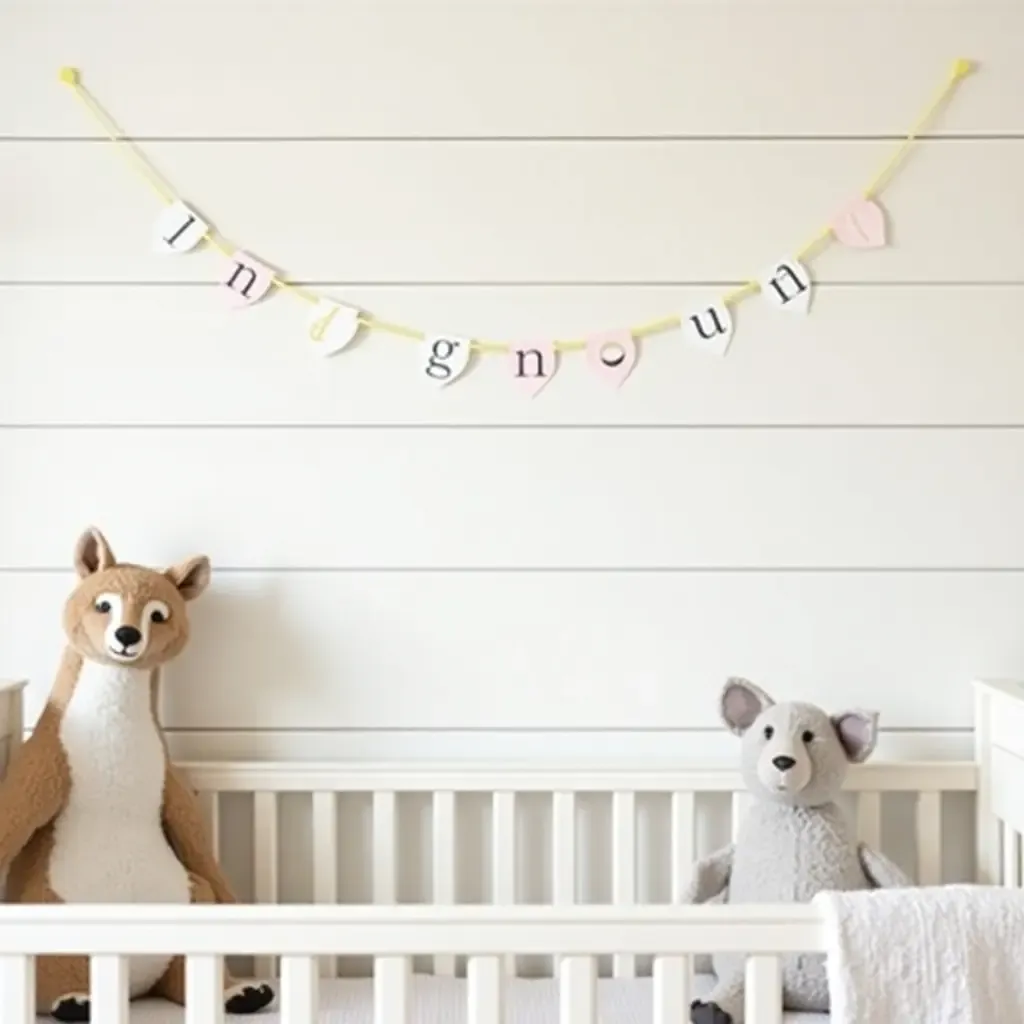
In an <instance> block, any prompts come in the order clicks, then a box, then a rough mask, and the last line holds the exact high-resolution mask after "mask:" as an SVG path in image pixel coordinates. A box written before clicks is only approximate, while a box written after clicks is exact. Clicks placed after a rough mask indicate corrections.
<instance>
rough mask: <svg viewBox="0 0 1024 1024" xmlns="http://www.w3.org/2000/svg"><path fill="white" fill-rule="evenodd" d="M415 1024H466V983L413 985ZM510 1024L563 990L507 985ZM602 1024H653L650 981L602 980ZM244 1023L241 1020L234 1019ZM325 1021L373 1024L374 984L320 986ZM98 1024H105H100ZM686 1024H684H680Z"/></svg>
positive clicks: (150, 1013)
mask: <svg viewBox="0 0 1024 1024" xmlns="http://www.w3.org/2000/svg"><path fill="white" fill-rule="evenodd" d="M713 981H714V979H713V978H712V977H710V976H706V975H700V976H698V977H697V979H696V995H698V996H699V995H702V994H703V993H705V992H707V991H708V990H709V989H710V987H711V985H712V983H713ZM411 996H412V998H411V1000H410V1002H411V1008H412V1010H411V1017H412V1024H465V1022H466V1016H467V1014H466V982H465V979H462V978H450V977H433V976H432V975H426V974H416V975H414V976H413V979H412V985H411ZM505 1000H506V1002H505V1020H506V1021H507V1022H508V1024H558V988H557V982H556V981H554V980H553V979H551V978H536V979H534V978H514V979H511V978H510V979H508V980H507V981H506V985H505ZM276 1005H277V1004H276V1003H275V1004H272V1005H271V1007H270V1009H269V1010H268V1011H267V1012H264V1013H261V1014H257V1015H256V1016H255V1017H252V1018H249V1019H250V1020H252V1021H253V1024H278V1022H279V1021H280V1016H279V1014H278V1013H277V1012H276ZM598 1011H599V1013H600V1017H601V1024H651V1022H652V1020H653V1017H652V1006H651V979H650V978H636V979H616V978H601V979H600V980H599V981H598ZM228 1019H229V1020H232V1021H239V1022H241V1021H242V1020H243V1019H244V1018H242V1017H229V1018H228ZM181 1020H182V1011H181V1010H180V1008H178V1007H175V1006H172V1005H170V1004H169V1003H166V1002H160V1001H156V1000H139V1001H138V1002H135V1003H133V1004H132V1024H180V1022H181ZM320 1020H321V1021H322V1022H323V1024H373V982H372V981H371V980H370V979H369V978H344V979H341V978H339V979H324V980H322V981H321V982H320ZM785 1020H786V1022H787V1024H797V1022H803V1024H809V1022H811V1021H817V1022H821V1021H826V1020H828V1015H827V1014H821V1013H790V1014H786V1017H785ZM95 1024H104V1022H103V1021H96V1022H95ZM680 1024H685V1022H682V1021H681V1022H680Z"/></svg>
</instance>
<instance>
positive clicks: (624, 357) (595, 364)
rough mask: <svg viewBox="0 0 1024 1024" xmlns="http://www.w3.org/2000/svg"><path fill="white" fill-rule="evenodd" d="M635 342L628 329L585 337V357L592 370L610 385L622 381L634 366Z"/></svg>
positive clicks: (619, 384)
mask: <svg viewBox="0 0 1024 1024" xmlns="http://www.w3.org/2000/svg"><path fill="white" fill-rule="evenodd" d="M636 356H637V352H636V342H635V341H634V340H633V335H632V334H630V333H629V331H609V332H608V333H607V334H595V335H592V336H591V337H590V338H588V339H587V359H588V360H589V362H590V365H591V367H592V368H593V370H594V372H595V373H597V375H598V376H599V377H603V378H604V379H605V380H606V381H607V382H608V383H609V384H611V385H612V387H616V388H617V387H621V386H622V382H623V381H624V380H625V379H626V378H627V377H628V376H629V375H630V373H631V372H632V370H633V367H634V366H636Z"/></svg>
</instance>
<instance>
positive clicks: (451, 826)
mask: <svg viewBox="0 0 1024 1024" xmlns="http://www.w3.org/2000/svg"><path fill="white" fill-rule="evenodd" d="M432 817H433V851H434V872H433V873H434V879H433V900H434V903H435V905H438V906H450V905H451V904H453V903H454V902H455V794H454V793H452V792H450V791H439V792H436V793H434V808H433V815H432ZM434 973H435V974H447V975H452V974H454V973H455V957H453V956H450V955H449V954H447V953H444V954H439V955H437V956H435V957H434Z"/></svg>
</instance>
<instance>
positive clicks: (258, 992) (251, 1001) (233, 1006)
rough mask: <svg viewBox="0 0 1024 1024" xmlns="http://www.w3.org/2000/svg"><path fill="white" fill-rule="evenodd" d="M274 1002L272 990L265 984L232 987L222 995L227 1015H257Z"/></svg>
mask: <svg viewBox="0 0 1024 1024" xmlns="http://www.w3.org/2000/svg"><path fill="white" fill-rule="evenodd" d="M273 1000H274V990H273V989H272V988H271V987H270V986H269V985H267V984H266V983H261V984H258V985H257V984H253V985H248V984H243V985H234V986H232V987H231V988H229V989H228V990H227V992H225V993H224V1009H225V1011H227V1012H228V1013H258V1012H259V1011H260V1010H262V1009H263V1008H264V1007H266V1006H269V1005H270V1004H271V1003H272V1002H273Z"/></svg>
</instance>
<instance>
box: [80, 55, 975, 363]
mask: <svg viewBox="0 0 1024 1024" xmlns="http://www.w3.org/2000/svg"><path fill="white" fill-rule="evenodd" d="M973 70H974V64H973V63H972V62H971V61H969V60H967V59H965V58H962V57H961V58H959V59H957V60H955V61H954V62H953V65H952V67H951V68H950V72H949V74H948V76H947V77H946V80H945V81H944V82H943V83H942V86H941V87H940V88H939V89H938V90H937V92H936V94H935V96H934V97H933V98H932V100H931V102H930V103H929V104H928V106H927V107H926V108H925V110H924V111H923V112H922V114H921V115H920V116H919V117H918V119H917V120H916V121H915V122H914V124H913V126H912V127H911V128H910V130H909V131H908V132H907V134H906V135H905V137H904V138H903V139H902V141H901V142H900V144H899V146H898V147H897V148H896V150H895V151H894V152H893V154H892V155H891V156H890V157H889V159H888V160H887V161H886V163H885V165H884V166H883V167H882V169H881V170H880V171H879V172H878V174H876V175H875V177H874V178H873V179H872V180H871V182H870V184H869V185H868V186H867V187H866V188H865V189H864V190H863V191H862V193H861V194H862V195H863V197H864V198H865V199H873V198H874V197H876V196H877V195H878V194H879V193H880V192H881V191H882V189H883V188H884V187H885V186H886V185H887V184H888V183H889V181H890V180H891V178H892V176H893V174H894V173H895V171H896V169H897V167H898V166H899V165H900V164H901V163H902V162H903V160H904V159H905V158H906V156H907V154H908V153H909V151H910V149H911V147H912V146H913V144H914V142H916V141H917V139H918V138H919V136H920V134H921V132H922V131H923V130H924V129H925V127H926V126H927V124H928V123H929V122H930V121H931V120H932V118H933V117H934V116H935V114H936V113H937V112H938V110H939V108H940V107H942V106H943V104H944V103H945V102H946V101H947V100H948V99H949V98H950V96H952V94H953V91H954V90H955V89H956V87H957V86H958V85H959V84H960V82H961V81H963V79H964V78H966V77H967V76H968V75H969V74H970V73H971V71H973ZM60 80H61V82H63V83H64V84H65V85H67V86H69V87H70V89H71V91H72V92H73V93H74V95H75V97H76V98H77V99H78V100H79V102H81V104H82V106H83V107H84V108H85V110H86V112H87V113H88V114H89V116H90V117H91V118H92V119H93V120H94V121H95V122H96V123H97V124H98V125H99V127H100V128H101V129H102V131H103V134H104V135H106V137H107V139H108V140H109V141H110V142H112V143H113V144H114V148H115V151H116V152H117V153H118V154H119V155H120V156H121V157H122V158H123V159H124V160H125V161H126V162H127V163H128V165H129V166H130V167H131V169H132V170H133V171H134V172H135V173H136V174H138V175H139V177H141V178H142V179H143V180H144V181H145V182H146V184H147V185H149V187H150V188H151V189H152V190H153V192H154V193H155V194H156V196H157V197H158V198H159V199H160V201H161V202H162V203H164V205H166V206H170V205H171V204H172V203H175V202H178V201H179V197H178V196H177V194H176V193H175V191H174V189H173V188H171V186H170V185H169V184H168V183H167V181H166V180H165V179H164V178H163V177H162V175H161V174H160V173H159V172H158V171H157V169H156V168H155V167H154V166H153V164H152V163H151V162H150V161H149V159H148V158H147V157H146V156H145V155H144V154H143V153H142V152H141V151H140V150H139V149H138V147H137V146H136V145H135V144H134V143H133V142H132V140H131V139H130V137H129V136H127V135H126V134H125V133H124V132H123V131H122V130H121V128H120V127H119V126H118V124H117V122H116V121H115V120H114V119H113V118H112V117H111V116H110V114H108V113H107V111H106V110H105V109H104V107H103V106H102V105H101V104H100V102H99V101H98V100H97V99H96V98H95V97H94V96H93V95H92V93H90V92H89V90H88V89H87V88H86V87H85V86H84V85H83V84H82V79H81V75H80V73H79V72H78V70H77V69H76V68H71V67H65V68H61V70H60ZM204 238H205V240H206V241H208V242H209V243H210V244H211V245H212V246H213V247H214V248H215V249H217V250H218V251H219V252H221V253H223V254H224V255H225V256H227V257H230V256H231V255H232V254H233V253H235V252H236V251H238V246H235V245H234V244H233V243H231V242H230V241H228V239H227V238H225V237H224V236H223V235H221V234H219V233H218V232H217V231H216V230H215V229H213V228H212V227H211V228H208V229H207V232H206V235H205V236H204ZM833 240H834V235H833V232H832V228H831V227H830V226H829V227H824V228H822V229H821V230H820V231H818V232H817V234H815V235H814V237H813V238H811V239H810V241H809V242H808V243H807V244H806V245H804V246H803V247H802V248H800V249H798V250H797V251H796V258H797V259H798V260H800V261H801V262H803V261H804V260H806V259H807V258H808V257H810V256H811V255H812V254H815V253H817V252H818V251H820V250H821V249H822V248H824V247H825V246H826V245H828V244H829V243H831V242H832V241H833ZM273 284H274V286H275V287H277V288H280V289H281V290H282V291H287V292H290V293H291V294H293V295H295V296H296V297H297V298H300V299H302V300H303V301H304V302H309V303H312V304H315V303H317V302H319V301H320V296H318V295H317V294H315V293H314V292H312V291H310V290H309V289H308V288H304V287H302V286H301V285H297V284H294V283H292V282H291V281H289V280H287V279H286V278H284V277H282V276H281V275H279V274H275V275H274V276H273ZM760 290H761V286H760V284H759V283H758V282H757V281H747V282H746V283H745V284H742V285H740V286H739V287H738V288H735V289H733V290H732V291H731V292H729V293H727V294H726V295H725V296H724V297H723V299H722V301H723V303H725V304H726V305H728V306H733V305H736V304H737V303H739V302H741V301H743V299H745V298H748V297H750V296H751V295H756V294H757V293H758V292H759V291H760ZM359 322H360V323H361V324H362V325H363V326H364V327H366V328H368V329H370V330H374V331H380V332H382V333H384V334H391V335H394V336H395V337H399V338H410V339H413V340H414V341H422V340H423V339H424V338H425V334H424V332H423V331H421V330H418V329H417V328H415V327H406V326H405V325H403V324H397V323H391V322H389V321H387V320H381V319H379V318H377V317H376V316H374V315H373V314H372V313H366V312H361V313H360V316H359ZM681 323H682V318H681V317H679V316H666V317H662V318H660V319H658V320H649V321H648V322H646V323H642V324H637V325H636V326H634V327H632V328H630V329H629V333H630V334H631V335H632V336H633V337H634V338H647V337H650V336H652V335H655V334H662V333H664V332H666V331H672V330H675V329H676V328H678V327H679V326H680V325H681ZM472 347H473V349H474V350H475V351H477V352H505V353H507V352H510V351H512V350H513V346H512V345H510V344H509V343H507V342H502V341H490V340H487V339H484V338H474V339H473V341H472ZM554 347H555V349H557V350H558V351H559V352H573V351H579V350H581V349H585V348H586V347H587V340H586V339H585V338H572V339H560V340H556V341H555V342H554Z"/></svg>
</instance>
